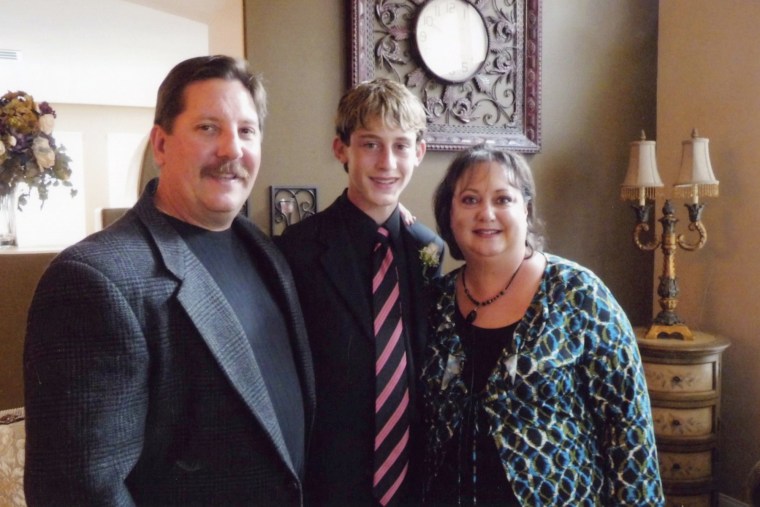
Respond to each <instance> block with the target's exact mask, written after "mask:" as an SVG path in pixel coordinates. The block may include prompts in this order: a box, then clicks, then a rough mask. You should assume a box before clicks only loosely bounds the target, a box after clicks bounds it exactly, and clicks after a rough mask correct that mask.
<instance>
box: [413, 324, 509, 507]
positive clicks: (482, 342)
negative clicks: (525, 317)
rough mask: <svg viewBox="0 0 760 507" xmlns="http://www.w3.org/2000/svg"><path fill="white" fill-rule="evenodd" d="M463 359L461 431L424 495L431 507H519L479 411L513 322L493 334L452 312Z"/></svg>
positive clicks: (482, 414) (447, 451) (483, 417)
mask: <svg viewBox="0 0 760 507" xmlns="http://www.w3.org/2000/svg"><path fill="white" fill-rule="evenodd" d="M455 324H456V326H457V333H458V334H459V336H460V337H461V339H462V346H463V347H464V352H465V357H466V358H467V360H466V361H465V363H464V368H463V371H462V378H463V379H464V380H465V382H466V383H467V390H468V392H469V393H470V396H469V398H468V402H467V406H466V407H465V408H464V412H465V416H464V419H463V423H462V426H461V427H459V428H457V429H456V430H455V432H454V435H453V437H452V438H451V440H450V441H449V443H448V448H447V449H446V457H445V460H444V462H443V465H442V467H441V470H440V471H439V472H438V474H436V477H435V479H434V482H433V484H432V487H431V488H430V492H429V495H428V500H429V502H428V503H429V504H430V505H464V506H468V505H473V506H474V505H480V506H487V505H494V506H495V505H499V506H519V505H520V504H519V502H518V501H517V499H516V498H515V495H514V493H513V492H512V486H511V484H510V483H509V481H508V480H507V475H506V471H505V470H504V466H503V465H502V462H501V458H500V457H499V452H498V449H497V448H496V443H495V441H494V439H493V437H492V436H491V435H490V434H489V433H490V432H489V429H490V426H489V423H488V420H487V414H486V411H485V410H484V408H483V400H484V398H485V392H484V389H485V386H486V383H487V382H488V377H489V376H490V375H491V373H493V370H494V368H495V366H496V361H497V360H498V358H499V357H500V356H501V354H502V351H503V350H504V349H505V348H507V347H509V346H510V345H511V343H512V336H513V335H514V332H515V328H516V327H517V322H515V323H514V324H510V325H509V326H506V327H502V328H498V329H485V328H480V327H476V326H474V325H473V324H469V323H467V322H466V321H465V318H464V317H463V316H462V315H460V313H459V312H456V316H455Z"/></svg>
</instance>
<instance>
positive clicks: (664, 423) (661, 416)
mask: <svg viewBox="0 0 760 507" xmlns="http://www.w3.org/2000/svg"><path fill="white" fill-rule="evenodd" d="M635 331H636V338H637V341H638V345H639V351H640V352H641V359H642V362H643V364H644V373H645V375H646V380H647V388H648V390H649V397H650V400H651V403H652V418H653V420H654V434H655V439H656V441H657V453H658V457H659V462H660V475H661V477H662V482H663V487H664V490H665V497H666V505H667V506H668V507H681V506H683V507H714V506H717V505H718V491H717V489H716V485H715V474H716V472H717V463H718V430H719V415H720V370H721V356H722V354H723V351H724V350H725V349H726V348H727V347H728V346H729V344H730V342H729V341H728V340H727V339H725V338H723V337H721V336H718V335H714V334H709V333H704V332H700V331H693V333H694V339H693V340H688V341H687V340H681V339H672V338H659V339H646V338H644V336H645V335H646V329H644V328H636V330H635Z"/></svg>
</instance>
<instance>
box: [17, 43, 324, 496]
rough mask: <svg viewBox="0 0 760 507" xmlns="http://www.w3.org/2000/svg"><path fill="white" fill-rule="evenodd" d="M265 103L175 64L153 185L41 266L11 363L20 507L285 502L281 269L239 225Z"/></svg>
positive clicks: (293, 491)
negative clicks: (20, 425) (19, 401)
mask: <svg viewBox="0 0 760 507" xmlns="http://www.w3.org/2000/svg"><path fill="white" fill-rule="evenodd" d="M265 116H266V96H265V91H264V88H263V86H262V84H261V81H260V80H259V78H258V77H256V76H254V75H253V74H251V73H250V71H249V70H248V69H247V67H246V65H245V62H242V61H238V60H234V59H232V58H229V57H225V56H209V57H198V58H191V59H189V60H186V61H184V62H181V63H179V64H178V65H177V66H175V67H174V68H173V69H172V70H171V72H170V73H169V74H168V76H167V77H166V79H165V80H164V81H163V83H162V84H161V86H160V88H159V91H158V100H157V105H156V115H155V122H154V123H155V124H154V126H153V129H152V130H151V135H150V140H151V143H152V148H153V155H154V158H155V160H156V162H157V164H158V166H159V167H160V175H159V177H158V178H157V179H155V180H153V181H152V182H150V183H149V184H148V186H147V188H146V190H145V191H144V192H143V194H142V196H141V197H140V200H139V202H138V203H137V204H136V205H135V206H134V207H133V208H132V209H131V210H130V211H128V212H127V213H126V215H125V216H124V217H123V218H121V219H120V220H118V221H117V222H116V223H114V224H113V225H111V226H109V227H108V228H107V229H105V230H103V231H100V232H98V233H95V234H93V235H91V236H89V237H88V238H86V239H84V240H83V241H81V242H80V243H78V244H76V245H74V246H72V247H70V248H68V249H66V250H65V251H63V252H62V253H61V254H60V255H59V256H57V257H56V258H55V259H54V260H53V262H52V263H51V265H50V267H49V268H48V269H47V271H46V272H45V274H44V275H43V277H42V280H41V281H40V283H39V286H38V287H37V291H36V293H35V296H34V299H33V301H32V305H31V308H30V310H29V319H28V328H27V336H26V343H25V350H24V377H25V390H26V392H25V394H26V410H27V422H26V424H27V448H26V451H27V454H26V469H25V478H24V486H25V492H26V498H27V501H28V503H29V505H31V506H34V505H252V504H257V505H302V504H303V495H302V481H303V476H304V462H305V449H306V446H307V441H306V440H307V437H306V435H307V434H308V429H309V428H310V426H311V424H312V419H313V414H314V404H315V395H314V380H313V371H312V365H311V359H310V354H309V348H308V344H307V341H306V335H305V331H304V322H303V318H302V316H301V312H300V309H299V306H298V300H297V294H296V291H295V286H294V283H293V280H292V277H291V273H290V270H289V268H288V266H287V264H286V262H285V260H284V259H283V258H282V256H281V254H280V253H279V251H278V250H277V249H276V248H275V247H274V246H273V244H272V243H271V241H270V240H269V239H268V237H267V236H265V235H264V234H263V233H262V232H261V231H260V230H259V229H258V228H257V227H256V226H254V225H253V224H252V223H251V222H249V221H248V220H247V219H245V218H243V217H241V216H239V212H240V210H241V208H242V206H243V204H244V203H245V202H246V200H247V199H248V196H249V194H250V192H251V189H252V188H253V184H254V181H255V180H256V175H257V173H258V170H259V165H260V162H261V137H262V127H263V123H264V117H265Z"/></svg>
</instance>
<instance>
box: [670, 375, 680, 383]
mask: <svg viewBox="0 0 760 507" xmlns="http://www.w3.org/2000/svg"><path fill="white" fill-rule="evenodd" d="M672 382H673V383H674V384H676V385H678V384H680V383H681V377H679V376H678V375H674V376H673V380H672Z"/></svg>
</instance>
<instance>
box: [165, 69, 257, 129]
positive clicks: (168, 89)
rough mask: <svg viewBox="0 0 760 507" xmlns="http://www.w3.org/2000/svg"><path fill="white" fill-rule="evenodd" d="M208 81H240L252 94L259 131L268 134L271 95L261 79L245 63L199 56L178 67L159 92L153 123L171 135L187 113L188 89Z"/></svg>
mask: <svg viewBox="0 0 760 507" xmlns="http://www.w3.org/2000/svg"><path fill="white" fill-rule="evenodd" d="M207 79H225V80H227V81H234V80H238V81H240V82H241V83H242V84H243V86H245V88H246V90H248V91H249V92H250V93H251V97H252V98H253V105H254V106H255V108H256V113H257V114H258V117H259V130H260V131H262V132H263V131H264V118H265V117H266V115H267V104H266V102H267V95H266V90H264V85H263V84H262V82H261V78H260V77H259V76H257V75H255V74H254V73H252V72H251V71H250V70H249V68H248V63H247V62H246V61H245V60H242V59H237V58H232V57H230V56H225V55H212V56H198V57H195V58H190V59H188V60H185V61H182V62H180V63H178V64H177V65H175V66H174V68H173V69H172V70H171V71H169V74H168V75H167V76H166V78H164V81H163V82H162V83H161V86H159V88H158V97H157V99H156V115H155V118H154V119H153V123H154V124H155V125H158V126H160V127H161V128H162V129H164V130H165V131H166V132H167V133H171V131H172V129H173V128H174V120H175V119H176V118H177V116H179V115H180V114H181V113H182V111H184V109H185V100H184V98H185V94H184V92H185V88H187V86H188V85H190V84H191V83H194V82H196V81H205V80H207Z"/></svg>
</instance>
